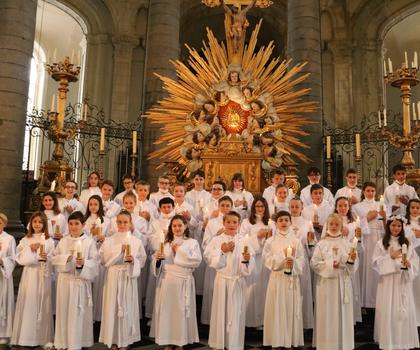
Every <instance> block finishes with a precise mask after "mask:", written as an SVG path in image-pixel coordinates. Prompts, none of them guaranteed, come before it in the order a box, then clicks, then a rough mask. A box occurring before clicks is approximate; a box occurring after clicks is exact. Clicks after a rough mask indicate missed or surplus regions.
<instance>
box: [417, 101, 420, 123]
mask: <svg viewBox="0 0 420 350" xmlns="http://www.w3.org/2000/svg"><path fill="white" fill-rule="evenodd" d="M417 120H419V121H420V101H419V102H417Z"/></svg>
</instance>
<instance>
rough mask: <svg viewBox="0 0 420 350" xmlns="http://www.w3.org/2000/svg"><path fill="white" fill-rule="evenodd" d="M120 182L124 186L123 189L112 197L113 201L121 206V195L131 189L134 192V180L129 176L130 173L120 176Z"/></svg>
mask: <svg viewBox="0 0 420 350" xmlns="http://www.w3.org/2000/svg"><path fill="white" fill-rule="evenodd" d="M122 184H123V186H124V191H122V192H120V193H118V194H117V195H116V196H115V198H114V201H115V202H116V203H117V204H118V205H119V206H122V201H123V197H124V195H125V194H126V193H127V192H130V191H132V192H133V193H134V194H135V192H134V180H133V178H132V177H131V175H124V177H123V178H122Z"/></svg>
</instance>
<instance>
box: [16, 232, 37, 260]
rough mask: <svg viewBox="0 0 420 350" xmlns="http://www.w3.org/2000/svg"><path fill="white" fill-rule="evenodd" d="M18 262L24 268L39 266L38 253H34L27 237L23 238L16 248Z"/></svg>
mask: <svg viewBox="0 0 420 350" xmlns="http://www.w3.org/2000/svg"><path fill="white" fill-rule="evenodd" d="M15 259H16V262H17V263H18V264H19V265H22V266H27V265H28V266H29V265H38V251H34V252H33V251H32V249H31V246H30V244H29V242H28V239H27V238H26V237H24V238H22V239H21V241H20V242H19V245H18V246H17V248H16V257H15Z"/></svg>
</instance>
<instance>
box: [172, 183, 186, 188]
mask: <svg viewBox="0 0 420 350" xmlns="http://www.w3.org/2000/svg"><path fill="white" fill-rule="evenodd" d="M175 187H184V189H187V186H186V185H185V184H184V183H182V182H175V183H174V187H173V188H175Z"/></svg>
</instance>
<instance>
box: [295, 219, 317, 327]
mask: <svg viewBox="0 0 420 350" xmlns="http://www.w3.org/2000/svg"><path fill="white" fill-rule="evenodd" d="M290 229H291V230H292V231H293V233H294V234H295V235H296V237H297V238H298V239H300V242H301V243H302V247H303V252H304V264H303V267H302V274H300V275H299V279H300V289H301V291H302V318H303V328H304V329H312V328H314V306H313V302H314V300H313V297H312V295H313V293H312V278H313V276H312V274H313V272H312V270H311V269H310V266H309V261H310V259H311V258H312V253H313V250H314V248H313V247H309V246H308V232H309V230H311V231H312V226H310V222H309V220H306V219H304V218H303V216H298V217H294V216H292V225H291V227H290Z"/></svg>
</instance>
